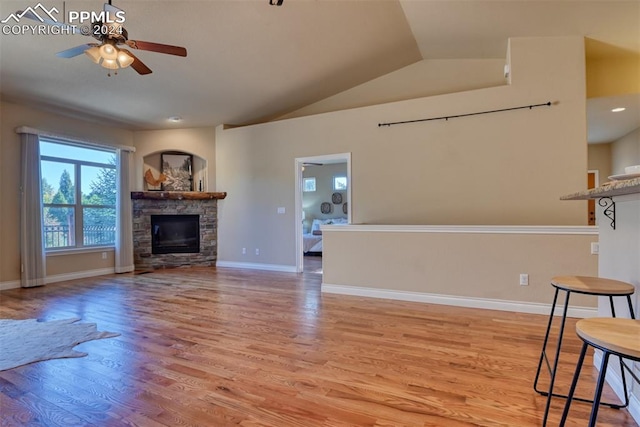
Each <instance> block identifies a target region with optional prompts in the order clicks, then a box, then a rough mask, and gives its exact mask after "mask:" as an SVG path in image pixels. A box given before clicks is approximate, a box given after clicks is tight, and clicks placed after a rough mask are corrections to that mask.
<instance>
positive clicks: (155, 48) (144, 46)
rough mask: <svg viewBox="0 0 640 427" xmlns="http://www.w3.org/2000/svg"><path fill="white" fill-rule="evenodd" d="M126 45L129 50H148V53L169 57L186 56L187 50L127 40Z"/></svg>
mask: <svg viewBox="0 0 640 427" xmlns="http://www.w3.org/2000/svg"><path fill="white" fill-rule="evenodd" d="M127 45H128V46H129V47H130V48H131V49H139V50H148V51H150V52H158V53H167V54H169V55H176V56H187V49H185V48H184V47H180V46H171V45H168V44H160V43H152V42H143V41H139V40H127Z"/></svg>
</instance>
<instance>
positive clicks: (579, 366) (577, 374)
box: [559, 342, 588, 427]
mask: <svg viewBox="0 0 640 427" xmlns="http://www.w3.org/2000/svg"><path fill="white" fill-rule="evenodd" d="M587 347H588V344H587V343H586V342H585V343H582V350H580V356H579V357H578V363H577V364H576V371H575V373H574V374H573V381H571V388H569V394H568V395H567V402H566V403H565V405H564V411H562V419H560V424H559V426H560V427H564V423H565V422H566V421H567V415H569V407H570V406H571V401H572V400H573V393H575V391H576V386H577V385H578V378H580V371H581V370H582V364H583V362H584V356H585V355H586V354H587Z"/></svg>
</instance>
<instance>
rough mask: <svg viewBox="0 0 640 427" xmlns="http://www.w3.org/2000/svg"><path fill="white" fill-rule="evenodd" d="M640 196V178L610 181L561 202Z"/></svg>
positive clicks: (567, 196)
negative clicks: (629, 195)
mask: <svg viewBox="0 0 640 427" xmlns="http://www.w3.org/2000/svg"><path fill="white" fill-rule="evenodd" d="M625 194H640V177H638V178H634V179H625V180H621V181H610V182H607V183H606V184H603V185H602V186H600V187H596V188H592V189H590V190H584V191H580V192H578V193H573V194H568V195H566V196H562V197H560V200H588V199H599V198H601V197H613V196H623V195H625Z"/></svg>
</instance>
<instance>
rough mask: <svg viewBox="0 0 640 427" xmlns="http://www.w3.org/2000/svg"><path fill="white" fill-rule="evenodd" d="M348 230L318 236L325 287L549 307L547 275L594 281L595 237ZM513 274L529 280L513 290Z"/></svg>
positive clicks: (582, 300)
mask: <svg viewBox="0 0 640 427" xmlns="http://www.w3.org/2000/svg"><path fill="white" fill-rule="evenodd" d="M348 228H350V227H349V226H347V227H346V228H345V227H343V229H342V230H343V231H327V230H326V229H325V230H324V231H323V234H322V235H323V243H322V244H323V258H322V262H323V271H324V275H323V283H325V284H329V285H346V286H354V287H364V288H374V289H385V290H391V291H400V292H417V293H425V294H439V295H449V296H458V297H467V298H469V297H470V298H485V299H492V300H503V301H519V302H526V303H543V304H550V303H551V301H552V299H553V289H552V287H551V286H550V285H549V283H550V280H551V278H552V277H553V276H560V275H568V274H576V275H586V276H597V275H598V257H597V256H595V255H591V254H590V245H591V242H596V241H598V236H597V235H570V234H502V233H495V234H484V233H441V232H435V233H429V232H414V233H410V232H376V231H346V230H347V229H348ZM351 228H357V226H356V227H351ZM462 266H464V268H461V267H462ZM521 273H526V274H529V285H528V286H520V284H519V276H520V274H521ZM571 304H572V305H575V306H583V307H594V308H595V307H596V306H597V299H596V298H595V297H590V298H589V297H584V296H579V295H574V296H572V297H571Z"/></svg>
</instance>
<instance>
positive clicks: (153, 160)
mask: <svg viewBox="0 0 640 427" xmlns="http://www.w3.org/2000/svg"><path fill="white" fill-rule="evenodd" d="M163 153H172V154H175V153H183V154H188V155H191V156H193V172H192V173H193V191H209V190H208V189H207V160H206V159H204V158H202V157H200V156H198V155H197V154H196V153H192V152H189V151H182V150H159V151H154V152H152V153H148V154H146V155H144V156H143V157H142V175H141V177H142V189H143V191H149V190H155V189H157V188H154V187H152V186H150V185H149V184H148V183H147V181H146V180H145V174H147V171H150V172H151V175H152V176H153V177H154V178H156V179H157V178H159V177H160V174H161V172H162V154H163Z"/></svg>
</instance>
